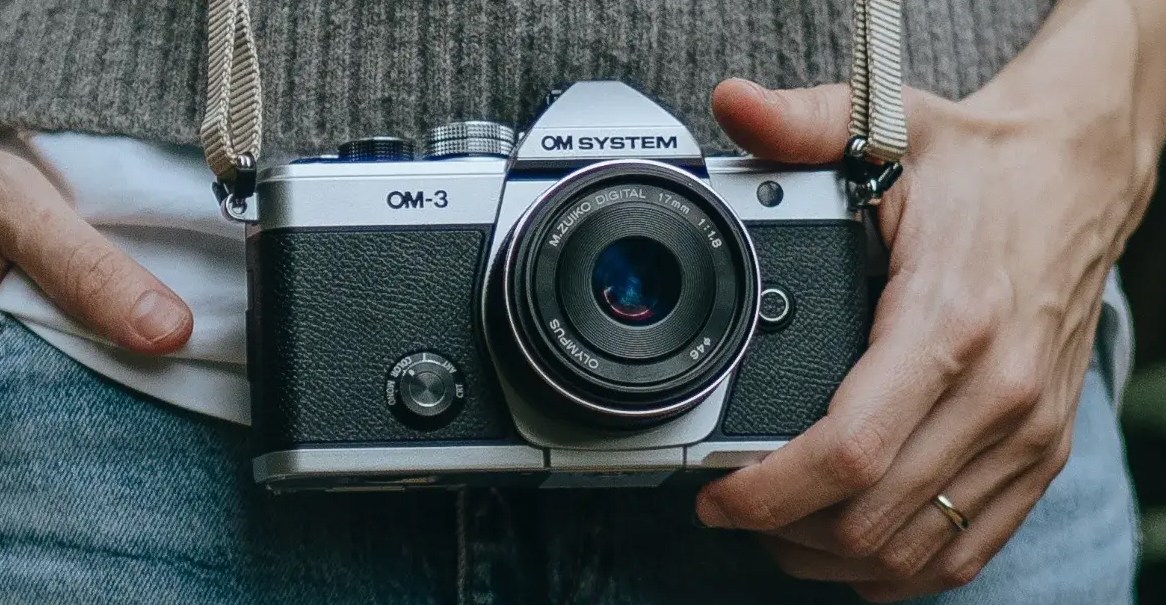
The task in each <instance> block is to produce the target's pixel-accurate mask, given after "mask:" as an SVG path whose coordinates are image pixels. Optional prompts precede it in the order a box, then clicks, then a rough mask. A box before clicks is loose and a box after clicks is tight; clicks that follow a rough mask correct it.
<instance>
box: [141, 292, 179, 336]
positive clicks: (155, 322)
mask: <svg viewBox="0 0 1166 605" xmlns="http://www.w3.org/2000/svg"><path fill="white" fill-rule="evenodd" d="M130 323H131V325H133V327H134V330H135V331H136V332H137V333H138V335H139V336H141V337H142V338H145V339H146V340H148V341H150V342H158V341H159V340H162V339H163V338H166V337H167V336H169V335H171V334H173V333H174V332H175V331H177V330H178V329H179V328H181V327H182V325H183V324H184V323H186V310H185V309H183V308H182V305H180V304H178V302H177V301H175V300H174V299H173V298H171V297H169V296H166V295H165V294H162V293H161V292H158V291H157V290H150V291H149V292H146V293H145V294H143V295H142V296H141V297H140V298H138V302H137V304H135V305H134V311H133V313H132V314H131V315H130Z"/></svg>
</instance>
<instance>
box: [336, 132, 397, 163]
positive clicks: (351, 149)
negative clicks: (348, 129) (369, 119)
mask: <svg viewBox="0 0 1166 605" xmlns="http://www.w3.org/2000/svg"><path fill="white" fill-rule="evenodd" d="M413 158H414V153H413V142H412V141H408V140H405V139H398V138H397V137H369V138H367V139H356V140H355V141H348V142H347V143H344V144H342V145H341V146H340V156H339V159H340V160H341V161H345V162H408V161H410V160H412V159H413Z"/></svg>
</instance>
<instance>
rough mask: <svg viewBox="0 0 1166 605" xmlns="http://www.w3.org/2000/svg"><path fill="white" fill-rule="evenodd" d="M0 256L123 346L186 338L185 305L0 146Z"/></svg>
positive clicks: (159, 348) (160, 349)
mask: <svg viewBox="0 0 1166 605" xmlns="http://www.w3.org/2000/svg"><path fill="white" fill-rule="evenodd" d="M0 256H2V257H4V258H7V259H9V260H10V261H12V263H13V264H15V265H17V266H19V267H20V268H21V269H23V270H24V272H25V273H27V274H28V275H29V277H31V278H32V279H33V280H34V281H35V282H36V283H37V285H39V286H40V287H41V289H43V290H44V291H45V293H46V294H47V295H48V296H49V297H50V298H51V299H52V300H53V301H54V302H55V303H56V304H57V305H58V306H60V307H61V308H62V310H64V311H65V312H66V313H68V314H69V315H71V316H73V317H75V318H77V319H79V320H81V321H82V322H84V323H85V324H87V325H88V326H90V327H91V328H92V329H94V330H95V331H96V332H98V333H99V334H101V335H103V336H105V337H107V338H109V339H110V340H112V341H113V342H115V343H117V344H119V345H121V346H124V347H126V348H129V349H132V350H135V351H139V352H144V353H167V352H170V351H173V350H175V349H177V348H178V347H179V346H181V345H182V344H183V343H185V342H186V340H187V338H189V336H190V331H191V329H192V327H193V324H194V322H193V318H192V316H191V313H190V310H189V309H188V308H187V307H186V305H185V304H184V303H183V302H182V301H181V300H180V299H179V298H178V296H177V295H175V294H174V293H173V292H172V291H171V290H170V289H169V288H167V287H166V286H165V285H163V284H162V283H161V282H160V281H158V279H157V278H155V277H154V276H153V275H151V274H150V273H149V272H148V271H146V270H145V269H143V268H142V267H141V266H139V265H138V264H137V263H135V262H134V261H133V260H132V259H131V258H129V257H128V256H126V254H125V253H123V252H122V251H121V250H119V249H118V248H117V247H115V246H114V245H113V244H111V243H110V242H109V241H108V240H106V239H105V238H104V237H102V235H101V234H100V233H98V232H97V230H95V229H94V228H93V227H92V226H90V225H89V224H88V223H86V222H85V221H84V220H82V219H81V218H80V217H78V216H77V214H76V213H75V212H74V211H73V209H72V208H70V207H69V204H68V203H67V202H66V201H65V199H64V198H63V197H62V196H61V194H60V192H59V191H58V190H57V189H56V188H55V187H54V186H53V185H52V183H51V182H49V180H48V179H47V178H46V177H45V176H44V175H43V174H42V173H41V171H40V170H39V169H38V168H37V167H36V166H34V165H33V164H32V163H30V162H29V161H28V160H27V159H25V158H23V157H20V156H18V155H15V154H12V153H9V152H0Z"/></svg>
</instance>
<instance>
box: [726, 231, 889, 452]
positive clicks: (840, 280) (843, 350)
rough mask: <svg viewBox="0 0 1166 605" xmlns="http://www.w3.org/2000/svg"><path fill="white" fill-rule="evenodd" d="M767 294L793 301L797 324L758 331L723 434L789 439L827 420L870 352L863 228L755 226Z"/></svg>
mask: <svg viewBox="0 0 1166 605" xmlns="http://www.w3.org/2000/svg"><path fill="white" fill-rule="evenodd" d="M748 227H749V234H750V235H751V236H752V238H753V243H754V245H755V246H756V248H757V257H758V262H759V263H760V265H761V280H762V288H766V287H769V286H778V287H781V288H782V289H784V290H785V291H786V293H787V294H789V295H790V297H791V299H792V300H793V304H794V309H795V311H794V316H793V319H792V320H791V321H790V322H789V324H788V325H786V326H785V327H784V328H783V329H781V330H780V331H776V332H765V331H761V330H759V331H758V332H757V334H756V335H755V336H754V339H753V344H752V345H751V346H750V348H749V352H748V353H747V356H746V358H745V360H744V362H743V365H742V366H741V369H740V370H739V372H738V374H737V376H736V380H735V382H734V385H733V389H732V394H731V395H730V398H729V404H728V405H727V406H726V411H725V415H724V419H723V421H722V425H721V430H720V432H721V433H722V434H723V435H724V436H727V437H746V436H756V437H766V438H772V437H791V436H794V435H797V434H799V433H801V432H803V431H805V430H806V429H807V428H809V427H810V425H811V424H813V423H814V422H816V421H817V420H819V419H820V418H822V416H824V415H825V414H826V407H827V405H828V404H829V403H830V398H831V397H832V396H833V395H834V391H835V390H836V389H837V388H838V384H839V383H840V382H841V381H842V378H843V377H844V376H845V375H846V372H847V371H848V370H849V369H850V368H851V366H853V365H854V363H855V362H856V361H857V360H858V357H859V356H860V355H861V354H862V352H863V350H864V349H865V348H866V342H867V336H868V334H869V332H870V315H871V313H870V306H869V304H868V297H867V283H866V276H865V268H866V265H865V256H866V237H865V232H864V229H863V225H862V224H861V223H859V222H857V221H837V222H828V223H827V222H824V223H785V224H769V225H759V224H752V225H749V226H748Z"/></svg>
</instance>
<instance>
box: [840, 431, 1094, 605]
mask: <svg viewBox="0 0 1166 605" xmlns="http://www.w3.org/2000/svg"><path fill="white" fill-rule="evenodd" d="M1071 442H1072V425H1070V426H1069V427H1068V428H1067V429H1066V431H1065V434H1064V437H1063V439H1062V440H1061V441H1060V442H1059V443H1058V445H1057V447H1056V448H1055V450H1056V453H1055V454H1054V455H1053V456H1050V457H1049V458H1048V459H1046V460H1045V461H1043V462H1042V463H1041V464H1039V465H1037V466H1035V467H1033V468H1032V469H1031V472H1028V473H1025V474H1023V475H1022V476H1021V477H1019V478H1018V479H1017V480H1016V481H1014V482H1013V484H1012V485H1011V486H1009V487H1008V489H1006V490H1004V491H1003V492H1001V493H1000V494H999V495H998V496H997V497H995V498H994V499H991V500H990V501H989V502H988V504H987V507H986V508H985V509H984V510H983V512H981V513H980V514H979V515H978V516H977V517H976V518H975V519H974V520H973V521H972V526H971V528H970V529H969V530H968V531H966V532H963V533H961V534H960V535H959V536H957V537H956V539H955V540H952V541H951V542H950V543H949V544H948V545H947V546H946V547H945V548H944V549H943V550H942V552H940V553H939V554H938V555H937V556H935V557H934V558H932V559H931V560H930V561H929V562H928V564H927V565H926V567H925V568H923V569H922V570H921V571H920V572H919V573H918V574H916V575H915V576H914V577H912V578H910V579H908V580H905V581H904V580H898V581H895V580H890V581H888V580H877V581H873V582H856V583H853V584H852V586H853V587H854V589H855V591H856V592H858V594H859V596H861V597H863V598H864V599H866V600H868V601H873V602H878V603H889V602H894V601H901V600H904V599H909V598H913V597H917V596H921V595H926V594H934V593H938V592H942V591H945V590H952V589H955V588H959V587H961V586H964V585H966V584H969V583H971V582H972V581H973V580H975V579H976V577H977V576H979V574H980V572H981V571H982V570H983V569H984V566H986V565H987V564H988V562H989V561H990V560H991V559H992V557H994V556H995V555H996V553H998V552H1000V549H1001V548H1003V547H1004V545H1005V544H1006V543H1007V542H1008V540H1009V539H1010V538H1011V537H1012V536H1013V534H1015V533H1016V530H1017V529H1019V528H1020V525H1021V524H1022V523H1024V520H1025V518H1027V516H1028V513H1029V511H1030V510H1032V508H1033V506H1036V503H1037V501H1039V500H1040V498H1041V496H1043V495H1044V493H1045V490H1046V489H1047V488H1048V485H1049V483H1051V482H1052V480H1053V479H1054V478H1056V476H1057V474H1058V473H1060V471H1061V469H1062V468H1064V466H1065V463H1066V461H1067V460H1068V458H1069V450H1070V444H1071Z"/></svg>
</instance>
